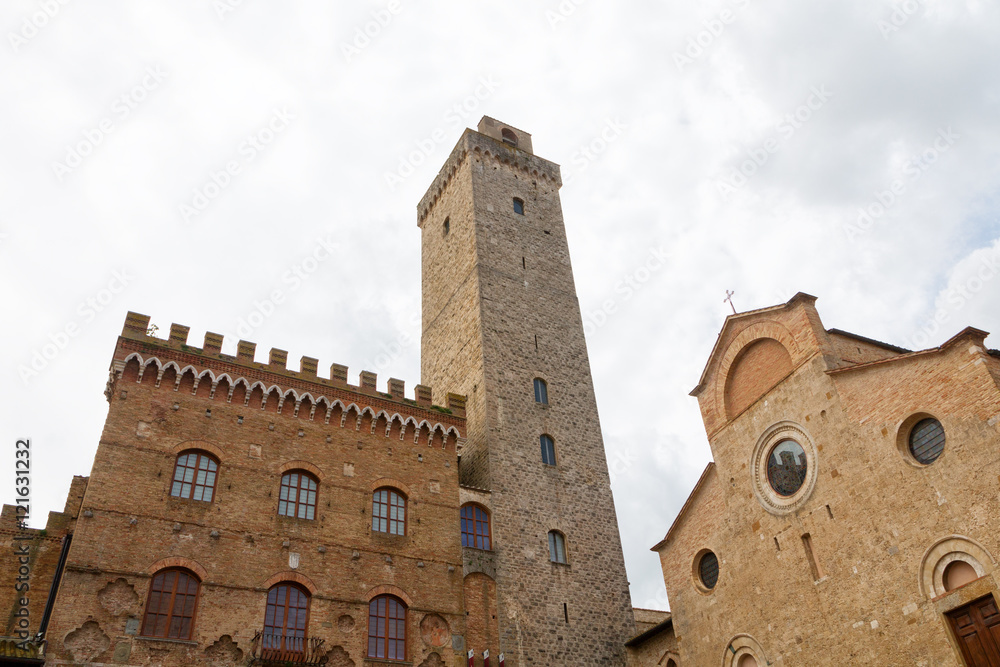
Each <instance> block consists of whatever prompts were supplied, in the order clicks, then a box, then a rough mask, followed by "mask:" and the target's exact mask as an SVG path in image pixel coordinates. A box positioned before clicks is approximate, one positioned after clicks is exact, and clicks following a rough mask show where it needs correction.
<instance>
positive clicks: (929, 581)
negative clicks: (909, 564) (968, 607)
mask: <svg viewBox="0 0 1000 667" xmlns="http://www.w3.org/2000/svg"><path fill="white" fill-rule="evenodd" d="M955 561H965V562H966V563H968V564H969V565H971V566H972V568H973V569H974V570H975V571H976V574H977V575H979V576H980V577H985V576H986V575H988V574H990V573H992V572H993V571H994V570H995V569H996V565H997V563H996V559H994V558H993V554H991V553H990V552H989V551H987V550H986V547H984V546H983V545H981V544H980V543H979V542H976V541H975V540H973V539H972V538H970V537H965V536H964V535H948V536H947V537H942V538H941V539H939V540H938V541H936V542H935V543H934V544H932V545H931V546H930V547H928V548H927V551H926V552H924V557H923V558H922V559H921V560H920V592H921V593H922V594H923V595H924V596H925V597H927V598H929V599H933V598H936V597H938V596H939V595H944V594H945V593H947V592H948V590H947V588H946V586H945V582H944V571H945V568H947V567H948V565H950V564H951V563H953V562H955Z"/></svg>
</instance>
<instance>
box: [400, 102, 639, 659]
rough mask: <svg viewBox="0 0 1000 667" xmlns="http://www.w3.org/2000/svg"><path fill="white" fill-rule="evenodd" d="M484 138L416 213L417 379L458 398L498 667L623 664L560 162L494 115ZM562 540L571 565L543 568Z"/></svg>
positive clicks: (619, 563)
mask: <svg viewBox="0 0 1000 667" xmlns="http://www.w3.org/2000/svg"><path fill="white" fill-rule="evenodd" d="M478 130H479V131H478V132H475V131H472V130H466V131H465V133H464V134H463V135H462V137H461V139H460V140H459V142H458V144H457V145H456V146H455V148H454V150H453V151H452V153H451V155H450V156H449V158H448V160H447V162H446V163H445V165H444V167H443V168H442V169H441V171H440V173H439V174H438V176H437V178H435V180H434V182H433V183H432V184H431V187H430V188H429V189H428V191H427V193H426V194H425V195H424V197H423V199H422V200H421V201H420V204H419V206H418V224H419V225H420V227H421V230H422V239H423V241H422V245H423V249H422V267H423V268H422V272H423V325H422V326H423V332H422V345H421V376H422V382H423V383H424V384H426V385H430V386H432V387H434V389H435V391H442V392H457V393H462V394H465V395H467V396H468V403H467V406H466V414H467V420H468V422H467V425H468V437H467V442H466V443H465V446H464V448H463V450H462V458H461V467H460V479H461V482H462V484H463V485H465V486H467V487H474V488H476V489H482V490H484V491H488V492H489V497H490V505H491V509H492V533H493V557H494V558H495V576H496V591H497V601H496V605H497V606H496V617H497V630H498V633H499V649H500V650H501V651H502V652H504V653H505V654H506V658H507V663H506V664H507V665H536V666H550V665H573V666H574V667H576V666H579V665H622V664H624V662H625V655H624V642H625V641H626V640H627V639H628V638H629V637H630V636H631V634H632V633H633V631H634V622H633V619H632V612H631V603H630V600H629V593H628V581H627V579H626V574H625V564H624V558H623V556H622V547H621V540H620V537H619V534H618V523H617V519H616V516H615V508H614V502H613V500H612V496H611V487H610V479H609V475H608V465H607V458H606V456H605V452H604V443H603V440H602V437H601V425H600V420H599V418H598V415H597V404H596V401H595V398H594V388H593V380H592V378H591V374H590V363H589V360H588V357H587V347H586V341H585V340H584V334H583V322H582V319H581V315H580V306H579V303H578V301H577V296H576V287H575V284H574V281H573V271H572V268H571V265H570V258H569V248H568V244H567V239H566V231H565V227H564V224H563V218H562V208H561V205H560V201H559V188H560V186H561V185H562V181H561V177H560V172H559V166H558V165H556V164H554V163H552V162H549V161H547V160H544V159H542V158H539V157H537V156H535V155H534V154H533V152H532V147H531V136H530V135H529V134H527V133H525V132H521V131H520V130H517V129H516V128H512V127H509V126H506V125H504V124H502V123H500V122H498V121H495V120H493V119H492V118H488V117H484V118H483V119H482V121H480V123H479V128H478ZM536 378H537V379H540V380H542V381H544V383H545V385H546V388H547V393H548V397H547V402H546V401H538V400H536V393H535V390H534V382H535V379H536ZM435 398H436V397H435ZM439 402H440V401H439ZM542 436H548V437H550V438H551V439H552V442H553V443H554V448H553V449H554V457H555V460H554V465H552V463H553V461H552V460H551V455H552V453H551V452H547V453H545V454H544V455H543V452H542V450H543V448H544V447H543V445H541V444H540V438H541V437H542ZM543 458H544V460H543ZM550 533H555V534H556V536H555V537H551V538H550ZM559 538H563V539H564V541H565V563H559V562H553V561H554V560H561V558H560V556H558V555H557V556H555V557H554V558H552V557H550V542H551V540H553V539H555V540H558V539H559Z"/></svg>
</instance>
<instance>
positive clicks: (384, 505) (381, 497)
mask: <svg viewBox="0 0 1000 667" xmlns="http://www.w3.org/2000/svg"><path fill="white" fill-rule="evenodd" d="M372 530H374V531H377V532H379V533H389V534H390V535H406V498H405V497H404V496H403V494H401V493H399V492H398V491H396V490H395V489H378V490H376V491H375V495H374V496H372Z"/></svg>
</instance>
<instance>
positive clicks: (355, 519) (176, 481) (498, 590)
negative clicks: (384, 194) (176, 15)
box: [0, 118, 636, 667]
mask: <svg viewBox="0 0 1000 667" xmlns="http://www.w3.org/2000/svg"><path fill="white" fill-rule="evenodd" d="M560 186H561V179H560V172H559V167H558V165H556V164H554V163H551V162H548V161H547V160H544V159H542V158H540V157H537V156H535V155H534V154H533V151H532V146H531V136H530V135H529V134H527V133H525V132H522V131H520V130H518V129H516V128H512V127H509V126H507V125H504V124H502V123H499V122H497V121H494V120H493V119H490V118H484V119H483V120H482V122H481V123H480V124H479V131H478V132H477V131H473V130H467V131H466V132H465V133H464V134H463V135H462V137H461V138H460V140H459V142H458V144H457V145H456V147H455V148H454V150H453V151H452V153H451V155H450V157H449V158H448V160H447V162H446V163H445V166H444V167H443V169H442V170H441V172H440V173H439V174H438V176H437V178H436V179H435V180H434V182H433V184H432V185H431V187H430V189H429V190H428V192H427V194H426V195H425V196H424V198H423V199H422V200H421V202H420V204H419V207H418V224H419V225H420V227H421V230H422V239H423V241H422V253H423V263H422V274H423V332H422V348H421V357H422V368H421V374H422V380H423V382H424V384H422V385H418V386H417V387H416V389H415V391H414V394H413V398H408V397H407V396H406V392H405V389H404V383H403V382H402V381H401V380H396V379H389V380H388V382H387V384H386V386H385V387H384V390H383V388H382V387H379V386H378V382H377V378H376V376H375V375H374V374H373V373H370V372H366V371H362V372H361V373H360V379H359V381H358V384H357V385H352V384H349V382H348V370H347V368H346V367H344V366H341V365H338V364H334V365H332V366H331V367H330V372H329V375H328V376H327V375H326V374H321V373H320V372H319V368H318V365H319V364H318V361H317V360H316V359H314V358H309V357H303V358H302V359H301V360H300V361H299V363H298V364H297V367H295V368H289V364H288V360H287V353H285V352H284V351H282V350H279V349H271V350H270V352H269V353H268V354H267V357H266V359H265V360H260V361H259V360H258V359H257V354H256V349H255V345H254V344H253V343H250V342H246V341H240V342H239V344H238V346H237V352H236V354H235V355H230V354H225V353H223V352H222V348H223V340H222V337H221V336H220V335H217V334H214V333H208V334H206V335H205V338H204V341H203V342H202V343H201V345H200V347H199V346H197V344H196V343H195V342H193V341H189V340H188V327H185V326H181V325H178V324H173V325H171V326H170V330H169V334H168V336H167V337H166V338H160V337H157V336H156V335H155V333H153V332H152V331H151V328H150V322H149V320H150V318H149V317H148V316H144V315H139V314H137V313H129V314H128V316H127V319H126V321H125V325H124V328H123V330H122V333H121V336H120V337H119V338H118V341H117V345H116V346H115V351H114V354H113V356H112V360H111V372H110V377H109V380H108V384H107V390H106V395H107V399H108V402H109V404H110V408H109V411H108V417H107V421H106V423H105V426H104V430H103V433H102V434H101V439H100V443H99V446H98V449H97V454H96V456H95V460H94V464H93V469H92V471H91V474H90V476H89V478H77V479H75V480H74V484H73V487H72V490H71V493H70V499H69V500H68V501H67V504H66V508H65V511H64V512H63V513H58V514H56V513H54V514H52V515H51V517H50V521H49V526H48V527H47V528H46V529H45V530H30V529H25V528H21V527H18V526H17V525H16V522H17V516H16V511H15V508H14V507H9V508H7V507H5V508H4V514H3V523H2V525H0V530H2V531H3V533H2V534H3V535H4V537H5V541H8V542H9V543H10V544H11V545H15V544H19V543H20V544H24V545H28V546H26V547H25V549H26V552H29V555H27V556H26V557H25V559H26V562H27V564H28V565H30V569H31V575H30V578H31V584H32V587H33V591H34V592H33V593H32V595H31V601H30V608H28V611H27V612H23V613H22V612H20V611H19V610H20V608H21V607H20V606H19V605H20V600H19V598H17V597H16V596H13V591H14V589H13V585H12V583H13V582H12V581H11V582H8V581H7V580H6V579H4V581H3V584H4V589H3V593H2V594H0V595H2V597H0V600H2V601H3V604H4V606H5V608H9V609H10V610H11V615H10V619H9V621H8V623H7V629H6V633H5V634H6V635H7V636H8V637H9V638H10V639H8V640H6V641H3V642H0V655H5V656H6V659H7V660H12V661H13V660H15V659H16V660H19V661H21V664H46V665H68V664H77V665H79V664H88V665H104V664H107V665H163V666H177V667H180V666H187V665H217V666H222V665H237V664H256V665H279V664H280V665H320V664H326V665H329V666H331V667H333V666H336V667H346V666H349V665H396V664H402V665H420V666H422V667H434V666H442V665H452V666H456V667H457V666H459V665H461V666H465V665H468V666H470V667H473V666H475V667H480V666H485V665H492V666H493V667H496V665H500V666H501V667H507V666H514V665H525V666H526V665H536V666H538V667H544V666H549V665H624V664H625V661H626V649H625V642H626V641H627V640H628V639H629V638H630V637H631V636H633V635H634V634H635V627H636V626H635V621H634V618H633V614H632V609H631V605H630V600H629V594H628V582H627V580H626V576H625V566H624V560H623V556H622V549H621V542H620V538H619V534H618V526H617V520H616V517H615V510H614V504H613V501H612V497H611V489H610V482H609V474H608V467H607V461H606V458H605V453H604V446H603V442H602V439H601V429H600V422H599V420H598V416H597V407H596V402H595V398H594V391H593V383H592V379H591V375H590V368H589V362H588V359H587V350H586V345H585V341H584V334H583V324H582V320H581V315H580V310H579V305H578V302H577V298H576V290H575V286H574V282H573V274H572V269H571V266H570V260H569V251H568V246H567V240H566V233H565V228H564V225H563V220H562V214H561V207H560V202H559V188H560ZM10 572H16V568H5V570H4V576H5V577H7V575H8V574H9V573H10ZM53 582H54V583H53ZM8 584H11V585H8ZM50 590H51V595H49V596H48V598H46V596H45V593H47V592H49V591H50ZM12 596H13V597H12ZM22 619H24V620H22Z"/></svg>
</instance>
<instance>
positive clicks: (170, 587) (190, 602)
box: [141, 569, 199, 639]
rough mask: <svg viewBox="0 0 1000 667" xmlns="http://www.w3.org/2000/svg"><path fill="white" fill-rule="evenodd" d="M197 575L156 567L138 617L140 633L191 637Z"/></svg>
mask: <svg viewBox="0 0 1000 667" xmlns="http://www.w3.org/2000/svg"><path fill="white" fill-rule="evenodd" d="M198 588H199V581H198V578H197V577H195V576H194V574H193V573H191V572H189V571H187V570H180V569H169V570H160V571H159V572H157V573H156V574H155V575H154V576H153V581H152V582H151V583H150V585H149V597H148V598H147V599H146V614H145V616H144V617H143V620H142V632H141V634H142V636H144V637H160V638H162V639H191V629H192V628H193V627H194V614H195V611H196V610H197V607H198Z"/></svg>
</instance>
